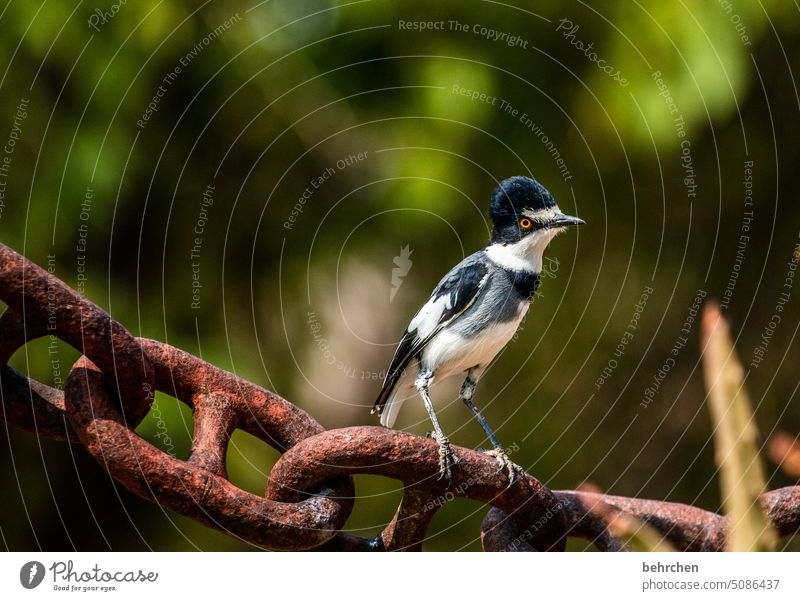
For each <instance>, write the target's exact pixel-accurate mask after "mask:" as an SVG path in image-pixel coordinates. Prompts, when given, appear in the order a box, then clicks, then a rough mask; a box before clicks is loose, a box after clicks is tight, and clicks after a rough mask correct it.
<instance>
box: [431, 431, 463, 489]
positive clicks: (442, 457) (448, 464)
mask: <svg viewBox="0 0 800 601" xmlns="http://www.w3.org/2000/svg"><path fill="white" fill-rule="evenodd" d="M431 438H433V439H434V440H435V441H436V442H437V444H438V445H439V478H438V479H439V480H441V479H443V478H447V480H448V482H452V480H453V466H454V465H455V464H456V463H458V458H457V457H456V456H455V455H454V454H453V450H452V449H451V448H450V440H449V439H448V438H447V436H445V435H444V434H439V433H437V432H432V433H431Z"/></svg>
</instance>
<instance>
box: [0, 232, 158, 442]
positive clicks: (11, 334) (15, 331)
mask: <svg viewBox="0 0 800 601" xmlns="http://www.w3.org/2000/svg"><path fill="white" fill-rule="evenodd" d="M0 299H2V300H3V301H4V302H5V303H6V304H7V305H8V308H7V309H6V311H5V313H4V314H3V316H2V317H0V365H3V366H5V365H6V363H7V362H8V359H9V358H10V357H11V355H13V354H14V352H15V351H16V350H17V349H18V348H19V347H20V346H21V345H23V344H25V343H26V342H28V341H30V340H33V339H34V338H39V337H41V336H44V335H51V336H55V337H58V338H59V339H61V340H63V341H65V342H67V343H68V344H70V345H71V346H72V347H73V348H75V349H76V350H77V351H78V352H80V353H82V354H83V355H85V356H87V357H89V358H90V359H91V360H92V361H94V363H95V364H96V365H98V366H99V367H100V369H101V370H102V371H103V374H104V375H105V377H106V378H107V379H108V384H109V388H110V390H111V391H112V395H113V399H114V401H115V403H116V404H117V407H118V408H120V410H121V411H122V415H123V417H124V419H125V421H126V423H127V424H129V425H130V427H131V428H135V427H136V426H137V425H138V424H139V423H140V422H141V421H142V419H143V418H144V416H145V415H147V412H148V411H149V410H150V405H151V403H152V402H153V368H152V367H151V365H150V362H149V361H148V360H147V358H146V357H145V356H144V353H143V352H142V349H141V348H140V346H139V343H138V342H137V341H136V339H135V338H134V337H133V335H132V334H131V333H130V332H128V330H126V329H125V328H124V327H123V326H122V325H121V324H120V323H119V322H117V321H116V320H114V319H112V318H111V316H110V315H109V314H108V313H106V312H105V311H103V310H102V309H101V308H100V307H98V306H97V305H95V304H94V303H92V302H90V301H88V300H86V299H85V298H83V297H82V296H81V295H79V294H78V293H77V292H75V291H74V290H73V289H72V288H70V287H69V286H67V285H66V284H65V283H64V282H62V281H61V280H59V279H58V278H57V277H55V276H54V275H53V274H51V273H49V272H48V271H46V270H44V269H42V268H41V267H39V266H38V265H36V264H35V263H32V262H31V261H29V260H28V259H26V258H25V257H23V256H22V255H20V254H18V253H16V252H15V251H13V250H11V249H10V248H8V247H7V246H5V245H3V244H0ZM58 396H59V395H57V394H53V393H52V392H47V393H42V392H41V391H40V392H39V399H37V402H35V403H30V402H29V403H28V411H31V412H32V413H33V415H32V416H31V418H30V419H29V420H28V421H30V422H33V423H39V421H40V419H39V418H40V416H41V418H42V419H41V422H42V423H43V424H46V425H47V427H48V428H53V429H54V430H53V431H52V434H54V435H55V436H56V437H60V438H62V439H63V438H67V437H68V436H69V434H68V432H67V430H66V428H64V429H63V430H59V423H58V420H53V419H52V416H53V413H58V410H59V409H61V408H62V407H63V399H62V400H61V401H59V399H58ZM123 397H124V398H123ZM42 401H43V402H44V403H45V404H42ZM11 402H13V400H12V401H11ZM47 404H49V405H51V407H47ZM14 411H18V410H14Z"/></svg>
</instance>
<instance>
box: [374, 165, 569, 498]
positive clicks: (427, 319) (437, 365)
mask: <svg viewBox="0 0 800 601" xmlns="http://www.w3.org/2000/svg"><path fill="white" fill-rule="evenodd" d="M489 217H490V218H491V220H492V224H493V229H492V239H491V242H490V244H489V245H488V246H486V247H485V248H483V249H482V250H479V251H478V252H476V253H474V254H472V255H470V256H469V257H467V258H466V259H464V260H463V261H461V263H459V264H458V265H456V266H455V267H454V268H453V269H452V270H450V273H448V274H447V275H446V276H444V278H442V281H440V282H439V284H438V285H437V286H436V288H435V289H434V291H433V294H432V295H431V297H430V299H428V302H427V303H425V305H424V306H423V307H422V308H421V309H420V310H419V311H418V312H417V314H416V315H415V316H414V318H413V319H412V320H411V323H410V324H409V325H408V328H407V329H406V331H405V334H404V335H403V338H402V339H401V340H400V343H399V344H398V346H397V350H396V351H395V354H394V358H393V359H392V362H391V364H390V365H389V369H388V370H387V372H386V378H385V379H384V381H383V388H382V389H381V392H380V395H378V399H377V401H375V405H374V407H373V409H372V412H373V413H375V412H376V411H377V412H378V414H379V415H380V420H381V424H382V425H384V426H386V427H388V428H391V427H392V426H393V425H394V422H395V420H396V419H397V414H398V412H399V411H400V407H401V406H402V404H403V401H405V400H406V399H407V398H408V397H410V396H412V395H413V394H414V392H415V390H416V391H417V392H419V395H420V396H421V397H422V400H423V402H424V403H425V409H427V411H428V415H429V416H430V420H431V422H432V424H433V432H432V434H431V435H432V436H433V438H434V439H435V440H436V442H438V444H439V470H440V478H442V477H447V478H448V479H450V478H451V477H452V467H453V464H454V462H455V457H454V456H453V452H452V451H451V449H450V441H449V440H448V438H447V436H445V435H444V432H442V428H441V426H440V425H439V420H438V419H437V417H436V412H435V411H434V409H433V403H432V402H431V398H430V394H429V392H428V391H429V388H430V387H431V385H432V384H433V383H434V382H435V381H441V380H442V379H444V378H446V377H448V376H452V375H457V374H463V375H464V377H465V379H464V384H463V385H462V386H461V393H460V397H461V399H462V400H463V401H464V403H465V404H466V405H467V407H469V409H470V410H471V411H472V413H473V415H474V416H475V419H477V420H478V422H479V423H480V425H481V427H482V428H483V430H484V431H485V432H486V436H487V437H488V438H489V441H490V442H491V444H492V446H493V447H494V448H493V449H492V450H489V451H486V452H487V453H488V454H489V455H491V456H493V457H494V458H495V459H497V461H498V463H499V464H500V469H503V470H506V471H507V472H508V478H509V484H511V483H512V482H513V481H514V479H515V471H517V470H521V468H520V467H519V466H517V465H516V464H515V463H513V462H511V461H510V460H509V458H508V455H507V454H506V451H505V450H504V448H503V446H502V445H501V444H500V441H499V440H498V439H497V436H495V434H494V432H493V431H492V429H491V428H490V427H489V424H488V423H487V422H486V419H485V418H484V417H483V414H482V413H481V411H480V410H479V409H478V408H477V407H476V406H475V404H474V403H473V402H472V397H473V394H474V392H475V385H476V384H477V383H478V380H479V379H480V377H481V375H483V373H484V371H485V370H486V368H487V367H488V366H489V364H490V363H491V361H492V359H494V357H495V356H496V355H497V353H499V352H500V350H502V348H503V347H504V346H505V345H506V344H507V343H508V341H509V340H511V338H512V336H513V335H514V333H515V332H516V331H517V328H518V327H519V324H520V322H521V321H522V319H523V317H525V314H526V313H527V311H528V306H529V305H530V302H531V299H532V298H533V295H534V293H535V292H536V289H537V288H538V286H539V279H540V274H541V271H542V254H543V253H544V250H545V248H546V247H547V245H548V244H549V243H550V241H551V240H552V239H553V238H554V237H555V236H557V235H558V234H559V233H560V232H562V231H564V229H565V228H567V227H568V226H571V225H579V224H582V223H584V222H583V221H582V220H581V219H578V218H577V217H570V216H569V215H565V214H564V213H562V212H561V210H560V209H559V208H558V205H557V204H556V201H555V199H554V198H553V196H552V195H551V194H550V192H548V191H547V189H545V187H544V186H542V185H541V184H540V183H539V182H537V181H536V180H534V179H531V178H529V177H521V176H517V177H511V178H509V179H507V180H504V181H503V182H501V183H500V184H499V185H498V186H497V188H495V190H494V192H493V193H492V197H491V201H490V204H489Z"/></svg>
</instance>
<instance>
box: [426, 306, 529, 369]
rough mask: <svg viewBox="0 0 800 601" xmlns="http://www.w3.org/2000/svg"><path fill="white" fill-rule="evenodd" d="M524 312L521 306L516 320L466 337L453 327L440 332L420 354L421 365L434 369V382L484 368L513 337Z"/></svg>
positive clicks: (497, 324)
mask: <svg viewBox="0 0 800 601" xmlns="http://www.w3.org/2000/svg"><path fill="white" fill-rule="evenodd" d="M527 311H528V304H527V303H525V304H524V306H523V307H522V308H521V310H520V313H519V317H518V318H517V319H515V320H511V321H505V322H497V323H494V324H492V325H490V326H488V327H486V328H484V329H483V330H481V331H480V332H478V333H477V334H476V335H474V336H470V337H464V336H463V335H461V334H460V333H459V332H458V331H457V330H456V329H454V328H445V329H443V330H442V331H441V332H439V333H438V334H437V335H436V336H434V338H433V339H432V340H431V341H430V343H428V346H427V347H426V348H425V350H424V351H423V354H422V363H423V365H425V366H426V367H429V368H430V369H432V370H434V372H435V374H436V379H437V380H441V379H443V378H446V377H447V376H450V375H453V374H457V373H461V372H463V371H466V370H468V369H470V368H472V367H475V366H478V365H482V366H486V365H488V364H489V363H490V362H491V361H492V359H494V358H495V356H496V355H497V353H499V352H500V351H501V350H502V349H503V347H505V345H506V344H508V342H509V341H510V340H511V338H512V337H513V336H514V333H515V332H516V331H517V328H518V327H519V324H520V321H522V318H523V317H524V316H525V313H527Z"/></svg>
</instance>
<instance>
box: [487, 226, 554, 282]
mask: <svg viewBox="0 0 800 601" xmlns="http://www.w3.org/2000/svg"><path fill="white" fill-rule="evenodd" d="M562 230H563V228H551V229H546V230H539V231H536V232H533V233H532V234H529V235H527V236H525V237H524V238H522V239H521V240H519V241H518V242H514V243H513V244H500V243H494V244H490V245H489V246H488V247H487V248H486V254H487V256H488V257H489V258H490V259H491V260H492V261H494V262H495V263H496V264H497V265H499V266H500V267H504V268H505V269H511V270H513V271H527V272H530V273H541V272H542V255H543V254H544V249H545V248H547V245H548V244H550V241H551V240H552V239H553V238H555V237H556V236H557V235H558V234H560V233H561V231H562Z"/></svg>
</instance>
